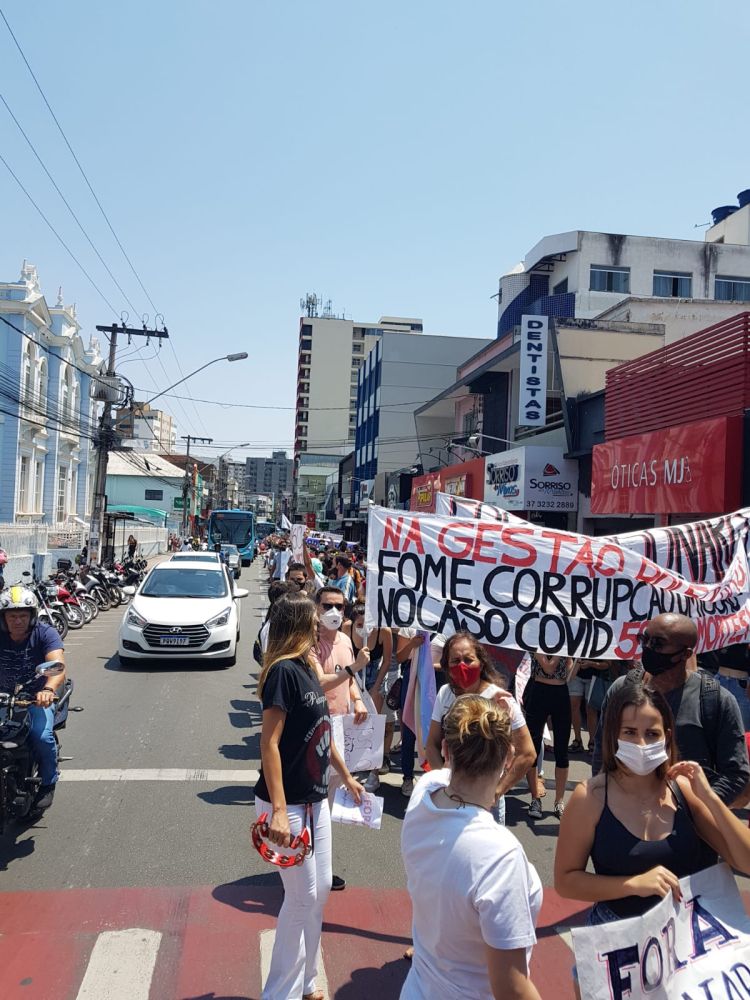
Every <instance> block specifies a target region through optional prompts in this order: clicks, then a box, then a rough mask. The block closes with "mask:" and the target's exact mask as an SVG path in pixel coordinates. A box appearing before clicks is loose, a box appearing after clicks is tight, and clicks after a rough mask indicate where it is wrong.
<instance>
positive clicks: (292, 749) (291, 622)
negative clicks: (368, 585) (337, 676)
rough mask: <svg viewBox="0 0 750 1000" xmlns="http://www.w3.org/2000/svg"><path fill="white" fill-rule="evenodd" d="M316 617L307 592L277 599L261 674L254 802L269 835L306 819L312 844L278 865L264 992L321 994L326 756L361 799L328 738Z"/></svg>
mask: <svg viewBox="0 0 750 1000" xmlns="http://www.w3.org/2000/svg"><path fill="white" fill-rule="evenodd" d="M316 625H317V617H316V611H315V605H314V604H313V602H312V601H311V600H310V599H309V598H308V597H307V596H306V595H305V594H303V593H298V594H290V595H287V596H285V597H282V598H281V599H280V600H278V601H277V602H276V603H275V604H274V605H273V608H272V610H271V614H270V617H269V631H268V646H267V648H266V652H265V655H264V658H263V670H262V671H261V675H260V678H259V680H258V695H259V697H260V699H261V702H262V704H263V728H262V732H261V739H260V756H261V770H260V777H259V779H258V783H257V784H256V786H255V809H256V812H257V814H258V816H261V815H262V814H263V813H268V815H269V817H270V819H269V821H268V839H269V840H270V841H271V842H272V843H274V844H276V845H278V846H279V847H289V845H290V843H291V841H292V840H293V838H294V837H296V836H297V835H299V834H300V833H301V832H302V831H303V830H304V829H305V827H307V828H308V829H309V831H310V840H311V847H312V854H310V855H308V857H306V858H305V860H304V862H303V863H302V864H301V865H294V866H293V867H290V868H281V869H280V871H281V880H282V882H283V884H284V902H283V903H282V906H281V910H280V912H279V919H278V924H277V927H276V939H275V942H274V946H273V955H272V956H271V968H270V971H269V974H268V979H267V980H266V983H265V985H264V987H263V993H262V994H261V1000H323V993H322V992H321V991H320V990H318V989H316V986H315V979H316V977H317V974H318V952H319V948H320V935H321V931H322V927H323V907H324V906H325V902H326V900H327V899H328V894H329V892H330V891H331V816H330V812H329V809H328V799H327V794H328V770H329V763H330V764H333V766H334V767H335V768H336V770H337V771H338V773H339V774H340V775H341V779H342V782H343V784H344V786H345V787H346V788H347V789H348V790H349V791H350V792H351V794H352V796H353V797H354V799H355V800H356V801H357V802H359V800H360V797H361V794H362V790H363V789H362V786H361V785H360V784H359V782H357V781H355V780H354V778H353V777H352V776H351V774H350V773H349V771H348V769H347V767H346V764H345V763H344V761H343V760H342V759H341V756H340V755H339V753H338V751H337V750H336V747H335V745H334V744H333V742H332V740H331V720H330V717H329V715H328V703H327V701H326V696H325V693H324V691H323V688H322V687H321V686H320V681H319V679H318V673H317V671H316V668H315V666H314V665H313V664H312V663H311V662H308V654H309V653H310V650H311V649H312V647H313V646H314V645H315V643H316V641H317V635H316Z"/></svg>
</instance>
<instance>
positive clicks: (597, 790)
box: [566, 774, 606, 819]
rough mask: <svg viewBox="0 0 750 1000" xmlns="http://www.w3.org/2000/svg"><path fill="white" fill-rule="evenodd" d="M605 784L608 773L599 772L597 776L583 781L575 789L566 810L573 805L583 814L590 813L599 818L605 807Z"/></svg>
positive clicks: (576, 810)
mask: <svg viewBox="0 0 750 1000" xmlns="http://www.w3.org/2000/svg"><path fill="white" fill-rule="evenodd" d="M605 784H606V775H604V774H597V775H596V777H594V778H589V779H588V781H581V782H580V783H579V784H578V785H576V787H575V789H574V790H573V794H572V795H571V797H570V799H569V800H568V804H567V806H566V811H567V810H568V809H570V808H571V807H572V808H573V810H574V812H577V813H579V814H580V815H581V816H587V815H590V816H592V817H595V818H596V819H598V818H599V816H600V815H601V811H602V809H603V808H604V789H605Z"/></svg>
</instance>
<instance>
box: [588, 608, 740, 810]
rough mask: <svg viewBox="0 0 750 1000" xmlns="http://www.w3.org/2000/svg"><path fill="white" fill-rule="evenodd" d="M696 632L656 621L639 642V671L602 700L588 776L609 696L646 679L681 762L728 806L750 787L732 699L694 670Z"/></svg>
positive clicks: (681, 620)
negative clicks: (700, 773) (662, 705)
mask: <svg viewBox="0 0 750 1000" xmlns="http://www.w3.org/2000/svg"><path fill="white" fill-rule="evenodd" d="M697 641H698V630H697V629H696V627H695V624H694V622H692V621H691V620H690V619H689V618H687V617H686V616H685V615H676V614H663V615H657V616H656V617H655V618H653V619H652V620H651V621H650V622H647V624H646V627H645V628H644V630H643V633H642V634H641V637H640V643H641V652H640V661H641V665H640V667H635V668H634V670H632V671H630V673H628V674H626V675H625V676H624V677H618V678H617V680H616V681H615V682H614V683H613V684H612V686H611V687H610V689H609V691H608V692H607V694H606V695H605V697H604V702H603V704H602V710H601V712H600V714H599V726H598V728H597V731H596V738H595V742H594V757H593V762H592V771H593V773H594V774H598V773H599V771H600V770H601V766H602V722H603V719H604V716H605V713H606V711H607V705H608V703H609V699H610V698H611V697H612V694H613V692H615V691H617V690H619V688H620V687H622V685H623V684H627V683H628V678H630V679H632V678H633V676H634V675H635V676H637V677H638V676H643V675H644V674H645V675H646V681H647V682H648V683H649V686H650V687H653V688H655V689H656V690H657V691H660V692H661V693H662V694H663V695H664V697H665V698H666V700H667V702H668V703H669V707H670V708H671V709H672V713H673V715H674V717H675V740H676V743H677V749H678V751H679V755H680V759H681V760H694V761H697V762H698V763H699V764H700V765H701V766H702V767H703V770H704V771H705V772H706V777H707V778H708V780H709V782H710V783H711V787H712V788H713V790H714V791H715V792H716V794H717V795H718V796H719V798H720V799H721V800H722V802H724V803H726V805H728V806H731V805H732V803H734V802H736V801H737V800H738V799H739V798H741V797H743V792H744V791H745V789H746V787H747V786H748V784H749V783H750V765H749V764H748V757H747V747H746V744H745V732H744V727H743V725H742V719H741V717H740V709H739V706H738V704H737V701H736V699H735V697H734V695H732V694H730V692H729V691H726V690H725V689H724V688H722V687H721V685H720V684H719V683H718V681H717V680H715V678H713V677H712V676H711V675H710V674H708V673H706V672H704V671H703V670H699V669H698V663H697V660H696V657H695V646H696V643H697Z"/></svg>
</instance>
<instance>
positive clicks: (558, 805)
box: [554, 802, 565, 819]
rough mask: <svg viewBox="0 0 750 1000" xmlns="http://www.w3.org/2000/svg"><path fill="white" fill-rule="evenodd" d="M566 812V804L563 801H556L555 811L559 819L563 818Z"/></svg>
mask: <svg viewBox="0 0 750 1000" xmlns="http://www.w3.org/2000/svg"><path fill="white" fill-rule="evenodd" d="M564 812H565V806H564V805H563V803H562V802H555V809H554V813H555V816H557V818H558V819H562V814H563V813H564Z"/></svg>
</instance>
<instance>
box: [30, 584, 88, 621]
mask: <svg viewBox="0 0 750 1000" xmlns="http://www.w3.org/2000/svg"><path fill="white" fill-rule="evenodd" d="M37 587H39V588H40V589H43V590H44V597H45V600H46V601H47V603H48V604H49V606H50V607H51V608H52V609H53V610H54V611H61V612H62V613H63V614H64V615H65V617H66V619H67V621H68V627H69V628H72V629H79V628H83V626H84V625H85V624H86V616H85V615H84V613H83V609H82V608H81V605H80V604H79V603H78V599H77V598H76V597H75V596H74V595H73V594H72V593H71V592H70V591H69V590H68V589H67V588H66V587H63V586H62V585H61V584H59V583H55V582H54V581H51V580H45V581H39V582H37Z"/></svg>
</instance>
